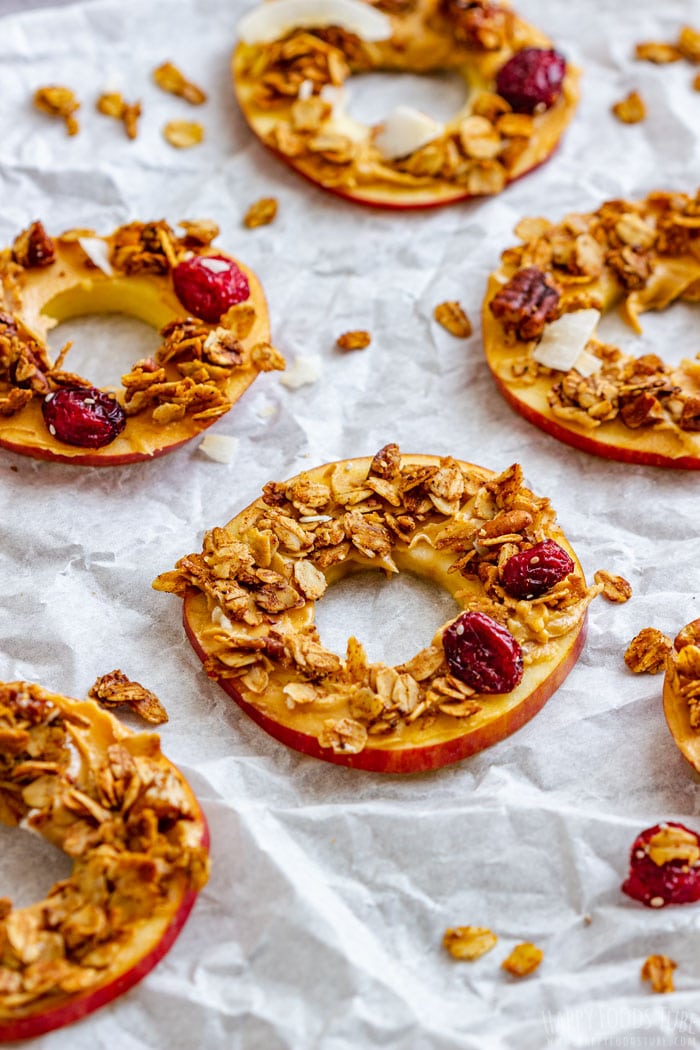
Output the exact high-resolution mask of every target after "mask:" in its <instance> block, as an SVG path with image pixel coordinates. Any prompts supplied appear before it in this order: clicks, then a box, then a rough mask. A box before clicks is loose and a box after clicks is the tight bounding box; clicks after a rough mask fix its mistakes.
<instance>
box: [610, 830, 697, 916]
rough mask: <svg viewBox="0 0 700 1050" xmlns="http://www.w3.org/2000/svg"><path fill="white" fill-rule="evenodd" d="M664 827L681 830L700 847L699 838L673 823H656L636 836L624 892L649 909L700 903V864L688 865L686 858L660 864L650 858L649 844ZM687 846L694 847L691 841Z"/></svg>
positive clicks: (623, 888) (694, 833)
mask: <svg viewBox="0 0 700 1050" xmlns="http://www.w3.org/2000/svg"><path fill="white" fill-rule="evenodd" d="M664 828H680V829H681V830H682V831H684V832H685V833H686V835H690V836H692V837H693V838H694V839H695V843H696V845H697V846H698V847H700V835H698V834H697V833H696V832H694V831H691V830H690V828H686V827H685V826H684V825H683V824H675V823H673V822H672V821H667V822H666V823H665V824H655V825H654V827H653V828H647V829H646V831H642V833H641V834H640V835H638V836H637V838H636V839H635V840H634V842H633V844H632V850H631V852H630V873H629V875H628V877H627V879H626V880H625V882H623V884H622V891H623V893H626V894H627V895H628V896H629V897H633V898H634V899H635V900H636V901H641V903H642V904H646V905H647V907H648V908H663V906H664V905H665V904H691V903H692V902H693V901H697V900H700V863H696V864H695V865H693V864H689V862H688V859H687V858H684V857H677V858H674V859H673V860H668V861H666V862H665V863H664V864H657V863H656V862H655V861H653V860H652V859H651V857H650V856H649V843H650V841H651V840H652V839H653V838H654V836H655V835H658V834H659V832H660V831H662V830H663V829H664ZM688 845H690V847H691V848H692V842H689V843H688Z"/></svg>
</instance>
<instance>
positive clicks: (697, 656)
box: [665, 620, 700, 763]
mask: <svg viewBox="0 0 700 1050" xmlns="http://www.w3.org/2000/svg"><path fill="white" fill-rule="evenodd" d="M665 692H668V693H669V694H670V695H669V701H670V700H671V699H672V698H675V699H676V700H677V702H678V704H679V705H680V707H681V710H683V711H684V714H685V721H687V724H688V726H689V731H690V735H691V742H690V751H691V761H693V762H694V763H695V761H696V759H695V749H696V746H697V745H696V744H695V741H700V620H693V621H692V622H691V623H689V624H687V625H686V626H685V627H684V628H683V630H681V631H679V632H678V634H677V635H676V637H675V639H674V641H673V644H672V645H671V644H670V641H669V653H668V661H667V665H666V683H665ZM671 721H672V720H671ZM671 728H672V731H673V725H672V726H671ZM674 736H676V734H675V733H674ZM698 758H700V752H699V753H698Z"/></svg>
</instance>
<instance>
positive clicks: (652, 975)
mask: <svg viewBox="0 0 700 1050" xmlns="http://www.w3.org/2000/svg"><path fill="white" fill-rule="evenodd" d="M676 966H677V963H675V962H674V961H673V959H669V957H668V956H667V955H650V956H649V957H648V959H645V961H644V965H643V966H642V980H643V981H651V990H652V992H660V993H662V994H666V993H667V992H674V991H675V988H674V986H673V971H674V970H675V969H676Z"/></svg>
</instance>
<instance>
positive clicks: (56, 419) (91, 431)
mask: <svg viewBox="0 0 700 1050" xmlns="http://www.w3.org/2000/svg"><path fill="white" fill-rule="evenodd" d="M41 411H42V413H43V415H44V422H45V423H46V426H47V427H48V429H49V433H50V434H51V435H52V436H53V437H55V438H57V439H58V440H59V441H63V442H65V444H66V445H77V446H79V447H80V448H102V447H103V446H104V445H109V444H110V442H112V441H114V439H115V438H116V437H117V436H118V435H119V434H121V432H122V430H123V429H124V427H125V426H126V413H125V412H124V409H123V408H122V406H121V405H120V404H119V402H118V401H117V400H116V398H114V397H112V395H111V394H106V393H104V391H102V390H98V389H97V387H91V386H87V387H85V386H83V387H62V388H61V389H60V390H56V391H55V393H52V394H48V395H47V396H46V397H45V398H44V400H43V402H42V405H41Z"/></svg>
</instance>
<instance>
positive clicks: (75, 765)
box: [0, 682, 208, 1031]
mask: <svg viewBox="0 0 700 1050" xmlns="http://www.w3.org/2000/svg"><path fill="white" fill-rule="evenodd" d="M0 765H1V766H2V776H1V777H0V780H1V784H0V819H2V821H3V823H5V824H7V825H10V826H14V827H16V826H18V825H19V824H20V823H25V824H26V825H28V826H29V827H30V828H31V829H32V830H33V831H35V832H37V833H38V834H40V835H42V836H43V837H44V838H46V839H47V840H48V841H49V842H51V843H53V844H54V845H55V846H58V847H59V848H60V849H62V850H63V851H64V852H66V853H67V854H68V855H69V856H70V857H71V859H72V861H73V870H72V873H71V875H70V876H69V877H68V878H67V879H63V880H62V881H60V882H57V883H56V884H55V885H54V886H53V888H52V889H51V890H49V892H48V894H47V895H46V898H45V899H44V900H42V901H39V902H37V903H36V904H32V905H30V906H29V907H24V908H13V907H12V904H11V902H10V901H7V900H4V901H3V904H2V908H1V909H0V1031H1V1030H2V1025H3V1023H4V1022H12V1021H16V1020H18V1019H21V1018H27V1017H31V1016H33V1015H35V1014H40V1013H43V1012H44V1011H46V1010H47V1009H50V1008H54V1007H57V1006H60V1005H63V1004H64V1003H70V1002H71V1001H72V1000H80V999H81V998H83V997H85V996H86V995H87V994H89V993H90V992H91V990H92V989H94V988H96V987H97V986H103V985H105V984H107V983H108V982H110V981H112V980H115V979H117V978H120V977H121V978H122V979H123V978H124V977H125V975H127V974H128V972H129V971H131V970H132V969H133V967H134V965H135V963H138V962H139V960H140V959H141V957H142V956H145V955H146V954H147V953H148V952H150V951H151V950H152V949H153V948H155V947H156V946H157V944H158V943H159V942H160V940H161V938H162V937H163V936H164V934H165V933H166V932H167V931H168V929H169V927H170V926H171V924H172V922H173V920H174V919H175V917H176V915H177V913H178V912H179V910H180V909H181V908H183V907H185V906H188V902H189V901H190V900H192V899H193V894H194V893H196V892H197V890H199V889H200V888H201V887H202V886H203V885H204V883H205V882H206V880H207V873H208V855H207V849H206V847H205V845H204V838H205V825H204V820H203V817H202V814H201V812H200V810H199V807H198V805H197V802H196V800H195V798H194V796H193V795H192V792H191V791H190V789H189V787H188V785H187V783H186V782H185V780H184V779H183V777H182V776H181V774H180V773H179V772H178V771H177V770H176V769H175V767H174V766H173V765H171V764H170V762H168V761H167V759H165V758H164V756H163V755H162V753H161V751H160V744H159V740H158V737H157V736H154V735H153V734H149V733H132V732H130V731H129V730H128V729H126V728H125V727H124V726H122V725H120V723H119V722H117V720H116V719H114V718H113V717H112V716H111V715H109V714H108V713H107V712H105V711H101V710H100V709H99V708H97V707H96V706H95V705H94V704H91V703H88V702H80V701H77V700H70V699H68V698H66V697H63V696H59V695H56V694H53V693H50V692H47V691H46V690H44V689H42V688H40V687H39V686H37V685H33V684H30V683H27V682H9V683H4V684H1V685H0ZM127 987H128V985H127ZM89 1008H92V1009H94V1006H92V1007H89ZM76 1016H80V1013H79V1012H78V1013H76Z"/></svg>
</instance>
